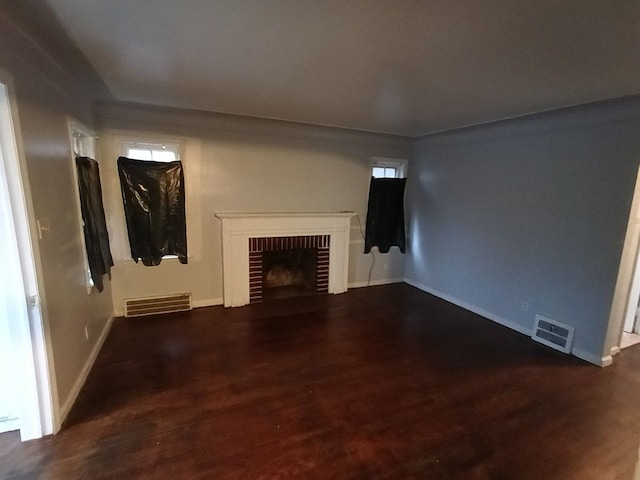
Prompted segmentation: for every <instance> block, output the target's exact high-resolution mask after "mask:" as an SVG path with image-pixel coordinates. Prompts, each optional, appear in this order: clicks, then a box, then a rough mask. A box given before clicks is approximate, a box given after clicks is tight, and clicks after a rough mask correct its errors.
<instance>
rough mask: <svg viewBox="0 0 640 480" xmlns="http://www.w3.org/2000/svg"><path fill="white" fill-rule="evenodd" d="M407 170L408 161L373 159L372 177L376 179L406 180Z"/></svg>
mask: <svg viewBox="0 0 640 480" xmlns="http://www.w3.org/2000/svg"><path fill="white" fill-rule="evenodd" d="M406 170H407V161H406V160H400V159H395V158H383V157H373V158H372V161H371V176H372V177H374V178H405V177H406Z"/></svg>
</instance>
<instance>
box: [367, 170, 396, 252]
mask: <svg viewBox="0 0 640 480" xmlns="http://www.w3.org/2000/svg"><path fill="white" fill-rule="evenodd" d="M406 181H407V179H406V178H371V184H370V186H369V206H368V209H367V227H366V232H365V240H364V253H369V252H370V251H371V247H374V246H376V247H378V250H380V252H382V253H387V252H388V251H389V249H390V248H391V247H393V246H396V247H398V248H400V251H401V252H402V253H405V237H404V186H405V183H406Z"/></svg>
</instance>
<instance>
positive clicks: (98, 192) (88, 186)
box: [76, 157, 113, 292]
mask: <svg viewBox="0 0 640 480" xmlns="http://www.w3.org/2000/svg"><path fill="white" fill-rule="evenodd" d="M76 169H77V170H78V189H79V191H80V209H81V210H82V221H83V223H84V243H85V246H86V248H87V260H88V262H89V270H90V272H91V279H92V280H93V284H94V285H95V287H96V288H97V289H98V291H99V292H101V291H102V290H103V289H104V284H103V281H102V277H103V276H104V274H106V273H110V271H111V267H112V266H113V258H112V257H111V248H110V247H109V233H108V232H107V222H106V221H105V218H104V206H103V204H102V186H101V185H100V170H99V167H98V162H96V161H95V160H93V159H92V158H89V157H76Z"/></svg>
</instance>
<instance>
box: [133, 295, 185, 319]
mask: <svg viewBox="0 0 640 480" xmlns="http://www.w3.org/2000/svg"><path fill="white" fill-rule="evenodd" d="M192 308H193V307H192V305H191V294H190V293H178V294H175V295H164V296H162V297H145V298H129V299H127V300H125V301H124V316H125V317H140V316H143V315H155V314H158V313H172V312H184V311H186V310H191V309H192Z"/></svg>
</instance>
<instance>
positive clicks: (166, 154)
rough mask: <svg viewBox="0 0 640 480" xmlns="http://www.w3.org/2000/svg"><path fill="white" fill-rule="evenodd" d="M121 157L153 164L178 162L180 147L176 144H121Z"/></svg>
mask: <svg viewBox="0 0 640 480" xmlns="http://www.w3.org/2000/svg"><path fill="white" fill-rule="evenodd" d="M122 147H123V155H124V156H125V157H127V158H132V159H134V160H149V161H153V162H175V161H177V160H180V145H179V144H177V143H142V142H140V143H138V142H126V143H123V144H122Z"/></svg>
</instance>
